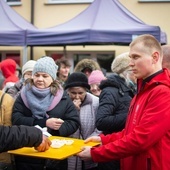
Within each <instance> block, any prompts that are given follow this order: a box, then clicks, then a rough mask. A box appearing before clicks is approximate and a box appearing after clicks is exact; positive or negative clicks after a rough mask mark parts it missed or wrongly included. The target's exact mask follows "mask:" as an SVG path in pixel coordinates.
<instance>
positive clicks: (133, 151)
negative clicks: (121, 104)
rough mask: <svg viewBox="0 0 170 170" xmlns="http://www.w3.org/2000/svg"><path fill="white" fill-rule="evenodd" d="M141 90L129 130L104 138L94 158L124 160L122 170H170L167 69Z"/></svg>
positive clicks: (93, 151) (169, 79)
mask: <svg viewBox="0 0 170 170" xmlns="http://www.w3.org/2000/svg"><path fill="white" fill-rule="evenodd" d="M141 83H142V82H139V83H138V85H139V86H140V87H141ZM139 90H140V91H139V93H138V94H137V95H136V96H135V97H134V98H133V100H132V102H131V105H130V110H129V115H128V119H127V123H126V127H125V129H124V130H123V131H121V132H118V133H113V134H110V135H107V136H104V135H101V139H102V143H103V145H102V146H101V147H96V148H92V149H91V155H92V159H93V160H94V161H95V162H107V161H110V160H114V159H121V170H170V72H169V71H168V70H166V69H164V71H163V72H162V73H160V74H158V75H156V76H155V77H154V78H153V79H152V80H151V81H149V82H148V83H146V85H145V86H144V88H143V89H141V88H139Z"/></svg>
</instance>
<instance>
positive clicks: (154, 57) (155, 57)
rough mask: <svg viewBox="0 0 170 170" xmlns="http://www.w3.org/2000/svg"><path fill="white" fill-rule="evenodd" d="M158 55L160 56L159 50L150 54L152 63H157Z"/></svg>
mask: <svg viewBox="0 0 170 170" xmlns="http://www.w3.org/2000/svg"><path fill="white" fill-rule="evenodd" d="M159 57H160V54H159V52H154V53H153V54H152V63H153V64H155V63H157V62H158V60H159Z"/></svg>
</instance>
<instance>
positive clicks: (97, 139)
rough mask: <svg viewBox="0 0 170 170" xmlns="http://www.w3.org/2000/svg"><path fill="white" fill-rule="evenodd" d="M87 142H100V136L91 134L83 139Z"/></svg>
mask: <svg viewBox="0 0 170 170" xmlns="http://www.w3.org/2000/svg"><path fill="white" fill-rule="evenodd" d="M88 142H101V138H100V136H91V137H89V138H87V139H86V140H85V141H84V143H88Z"/></svg>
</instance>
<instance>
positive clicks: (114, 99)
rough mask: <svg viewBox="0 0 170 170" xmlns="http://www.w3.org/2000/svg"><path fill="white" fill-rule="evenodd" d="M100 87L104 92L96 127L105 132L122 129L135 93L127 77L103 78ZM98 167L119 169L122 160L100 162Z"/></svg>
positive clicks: (106, 169)
mask: <svg viewBox="0 0 170 170" xmlns="http://www.w3.org/2000/svg"><path fill="white" fill-rule="evenodd" d="M100 89H101V90H102V92H101V94H100V96H99V108H98V112H97V118H96V127H97V128H98V130H101V131H103V133H104V134H110V133H113V132H118V131H121V130H122V129H123V128H124V126H125V122H126V117H127V113H128V109H129V105H130V101H131V99H132V97H133V96H134V94H133V92H132V90H131V89H130V88H129V87H128V86H127V85H126V83H125V79H123V78H121V77H120V76H118V75H116V74H112V75H110V76H109V77H107V79H106V80H103V81H102V82H101V84H100ZM98 169H99V170H119V169H120V161H118V160H114V161H111V162H107V163H99V164H98Z"/></svg>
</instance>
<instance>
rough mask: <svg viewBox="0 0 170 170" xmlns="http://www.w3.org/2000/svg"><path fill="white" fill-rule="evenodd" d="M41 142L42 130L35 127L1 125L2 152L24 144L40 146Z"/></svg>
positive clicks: (0, 144)
mask: <svg viewBox="0 0 170 170" xmlns="http://www.w3.org/2000/svg"><path fill="white" fill-rule="evenodd" d="M4 141H5V142H4ZM41 142H42V132H41V131H40V130H39V129H37V128H35V127H27V126H22V125H21V126H12V127H9V126H0V153H1V152H4V151H8V150H13V149H17V148H21V147H24V146H28V147H32V146H39V145H40V144H41Z"/></svg>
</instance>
